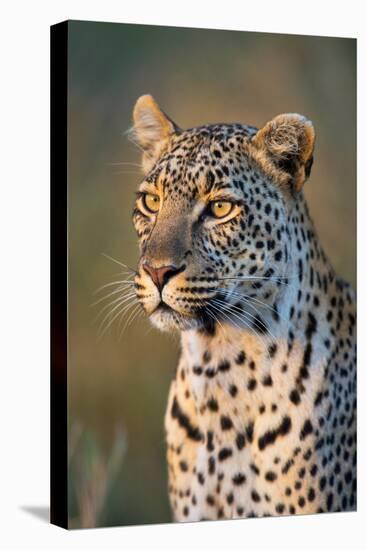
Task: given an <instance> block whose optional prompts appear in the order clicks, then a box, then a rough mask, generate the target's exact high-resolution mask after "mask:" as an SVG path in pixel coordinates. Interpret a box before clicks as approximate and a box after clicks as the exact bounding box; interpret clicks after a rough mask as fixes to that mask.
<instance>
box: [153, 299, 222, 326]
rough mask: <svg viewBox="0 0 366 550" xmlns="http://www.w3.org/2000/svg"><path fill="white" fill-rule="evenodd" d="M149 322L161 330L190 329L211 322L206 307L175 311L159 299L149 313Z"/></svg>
mask: <svg viewBox="0 0 366 550" xmlns="http://www.w3.org/2000/svg"><path fill="white" fill-rule="evenodd" d="M149 318H150V320H151V322H152V323H153V324H154V325H155V326H157V327H158V328H159V329H161V330H171V329H179V330H191V329H199V328H204V327H206V326H207V325H209V324H212V318H211V317H210V316H209V314H208V313H207V308H206V307H204V306H202V307H196V308H194V309H192V310H191V311H184V312H181V311H177V310H176V309H174V308H173V307H171V306H170V305H168V304H166V303H165V302H163V301H161V302H160V303H159V304H158V306H157V307H156V308H155V309H154V311H153V312H152V313H151V314H150V315H149Z"/></svg>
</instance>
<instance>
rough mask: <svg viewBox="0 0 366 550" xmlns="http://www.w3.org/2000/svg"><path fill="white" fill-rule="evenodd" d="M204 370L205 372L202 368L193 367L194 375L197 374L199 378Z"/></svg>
mask: <svg viewBox="0 0 366 550" xmlns="http://www.w3.org/2000/svg"><path fill="white" fill-rule="evenodd" d="M202 370H203V369H202V367H198V366H195V367H193V373H194V374H197V375H198V376H199V375H200V374H202Z"/></svg>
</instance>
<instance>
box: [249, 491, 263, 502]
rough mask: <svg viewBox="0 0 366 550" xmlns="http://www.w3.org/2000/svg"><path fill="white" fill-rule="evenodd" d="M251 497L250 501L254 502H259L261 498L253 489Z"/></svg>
mask: <svg viewBox="0 0 366 550" xmlns="http://www.w3.org/2000/svg"><path fill="white" fill-rule="evenodd" d="M251 496H252V500H253V501H254V502H260V500H261V497H260V496H259V494H258V493H257V491H256V490H255V489H253V491H252V492H251Z"/></svg>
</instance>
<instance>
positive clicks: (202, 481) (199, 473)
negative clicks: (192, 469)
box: [197, 472, 205, 485]
mask: <svg viewBox="0 0 366 550" xmlns="http://www.w3.org/2000/svg"><path fill="white" fill-rule="evenodd" d="M197 479H198V483H199V484H200V485H203V484H204V482H205V476H204V475H203V473H202V472H198V474H197Z"/></svg>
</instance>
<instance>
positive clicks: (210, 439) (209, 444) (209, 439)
mask: <svg viewBox="0 0 366 550" xmlns="http://www.w3.org/2000/svg"><path fill="white" fill-rule="evenodd" d="M207 450H208V451H213V450H214V444H213V432H212V431H211V430H209V431H208V432H207Z"/></svg>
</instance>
